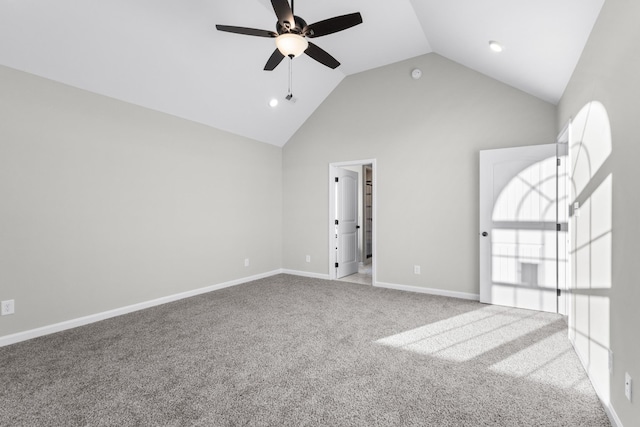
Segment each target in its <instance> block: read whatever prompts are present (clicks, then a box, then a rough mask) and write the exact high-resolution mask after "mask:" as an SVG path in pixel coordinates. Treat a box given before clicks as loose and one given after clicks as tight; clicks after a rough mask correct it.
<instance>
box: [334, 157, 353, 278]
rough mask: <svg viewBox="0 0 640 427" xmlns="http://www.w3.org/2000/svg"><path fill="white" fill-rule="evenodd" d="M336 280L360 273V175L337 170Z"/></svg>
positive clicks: (340, 169) (345, 170)
mask: <svg viewBox="0 0 640 427" xmlns="http://www.w3.org/2000/svg"><path fill="white" fill-rule="evenodd" d="M335 180H336V181H335V185H336V193H335V194H336V215H335V219H336V278H338V279H340V278H341V277H345V276H348V275H350V274H354V273H357V272H358V173H357V172H353V171H350V170H347V169H342V168H336V176H335Z"/></svg>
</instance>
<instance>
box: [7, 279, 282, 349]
mask: <svg viewBox="0 0 640 427" xmlns="http://www.w3.org/2000/svg"><path fill="white" fill-rule="evenodd" d="M280 273H282V270H281V269H278V270H273V271H269V272H266V273H261V274H256V275H255V276H249V277H243V278H240V279H235V280H231V281H229V282H224V283H219V284H217V285H211V286H207V287H204V288H199V289H194V290H192V291H187V292H181V293H179V294H174V295H169V296H166V297H161V298H156V299H153V300H150V301H144V302H140V303H137V304H132V305H128V306H126V307H120V308H116V309H113V310H108V311H103V312H101V313H96V314H90V315H88V316H84V317H78V318H77V319H71V320H66V321H64V322H60V323H54V324H53V325H47V326H43V327H40V328H36V329H31V330H28V331H24V332H18V333H15V334H11V335H5V336H3V337H0V347H4V346H7V345H10V344H16V343H19V342H21V341H26V340H30V339H32V338H37V337H41V336H43V335H49V334H54V333H56V332H62V331H64V330H67V329H72V328H77V327H78V326H84V325H88V324H90V323H95V322H99V321H101V320H105V319H109V318H111V317H116V316H121V315H123V314H127V313H132V312H134V311H139V310H144V309H145V308H150V307H154V306H157V305H161V304H166V303H168V302H173V301H178V300H181V299H184V298H189V297H193V296H196V295H201V294H205V293H207V292H212V291H216V290H218V289H224V288H228V287H231V286H236V285H240V284H242V283H247V282H252V281H254V280H258V279H264V278H265V277H271V276H275V275H276V274H280Z"/></svg>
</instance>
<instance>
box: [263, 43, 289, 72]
mask: <svg viewBox="0 0 640 427" xmlns="http://www.w3.org/2000/svg"><path fill="white" fill-rule="evenodd" d="M283 59H284V55H283V54H282V53H280V51H279V50H278V49H277V48H276V50H274V51H273V53H272V54H271V57H270V58H269V60H268V61H267V64H266V65H265V66H264V70H265V71H273V70H274V69H275V68H276V67H277V66H278V64H280V62H282V60H283Z"/></svg>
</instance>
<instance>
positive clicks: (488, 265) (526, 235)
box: [480, 144, 558, 313]
mask: <svg viewBox="0 0 640 427" xmlns="http://www.w3.org/2000/svg"><path fill="white" fill-rule="evenodd" d="M557 190H558V183H557V154H556V144H548V145H535V146H527V147H514V148H506V149H498V150H485V151H481V152H480V302H484V303H488V304H498V305H505V306H510V307H519V308H526V309H532V310H540V311H549V312H554V313H555V312H557V311H558V296H557V295H558V277H557V276H558V270H557V260H558V255H557V249H558V248H557V246H558V244H557V232H558V231H557V223H558V219H557Z"/></svg>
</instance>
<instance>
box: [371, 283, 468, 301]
mask: <svg viewBox="0 0 640 427" xmlns="http://www.w3.org/2000/svg"><path fill="white" fill-rule="evenodd" d="M373 286H376V287H378V288H387V289H396V290H398V291H407V292H417V293H419V294H429V295H439V296H441V297H451V298H459V299H467V300H471V301H479V300H480V295H478V294H468V293H466V292H456V291H445V290H443V289H434V288H423V287H422V286H410V285H397V284H395V283H385V282H373Z"/></svg>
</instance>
